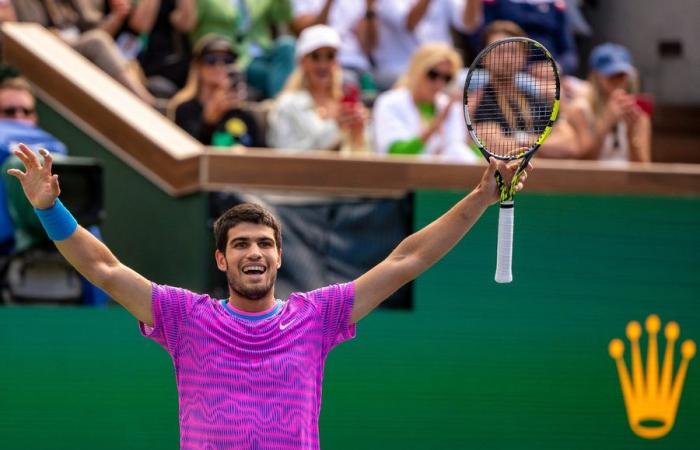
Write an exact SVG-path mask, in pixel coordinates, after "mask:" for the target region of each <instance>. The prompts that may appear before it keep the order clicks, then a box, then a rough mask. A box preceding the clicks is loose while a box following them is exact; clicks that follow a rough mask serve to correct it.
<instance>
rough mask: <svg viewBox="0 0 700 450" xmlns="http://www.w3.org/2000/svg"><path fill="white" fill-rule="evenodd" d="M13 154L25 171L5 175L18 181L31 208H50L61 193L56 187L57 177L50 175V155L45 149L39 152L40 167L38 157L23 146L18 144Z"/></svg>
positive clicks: (51, 161) (51, 159)
mask: <svg viewBox="0 0 700 450" xmlns="http://www.w3.org/2000/svg"><path fill="white" fill-rule="evenodd" d="M13 153H14V154H15V156H17V157H18V158H19V159H20V160H21V161H22V163H23V164H24V170H25V171H24V172H22V171H21V170H19V169H10V170H8V171H7V173H8V174H9V175H12V176H13V177H16V178H17V179H18V180H19V182H20V183H21V184H22V189H24V195H26V196H27V199H28V200H29V203H31V204H32V206H34V207H35V208H38V209H46V208H50V207H52V206H53V205H54V203H55V202H56V198H57V197H58V194H60V193H61V188H60V187H59V186H58V175H53V174H52V173H51V166H52V163H53V158H52V157H51V154H50V153H49V152H48V151H47V150H45V149H41V150H39V154H41V156H42V157H43V158H44V164H43V165H42V163H41V160H40V159H39V156H38V155H37V154H36V153H34V152H33V151H32V149H30V148H29V147H27V146H26V145H24V144H19V148H18V149H16V150H14V152H13Z"/></svg>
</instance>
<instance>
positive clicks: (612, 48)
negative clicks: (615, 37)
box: [588, 42, 635, 76]
mask: <svg viewBox="0 0 700 450" xmlns="http://www.w3.org/2000/svg"><path fill="white" fill-rule="evenodd" d="M588 65H589V67H590V68H591V70H594V71H596V72H599V73H601V74H603V75H605V76H611V75H615V74H618V73H626V74H629V75H632V74H634V72H635V69H634V66H633V65H632V57H631V56H630V52H628V51H627V49H626V48H625V47H623V46H621V45H617V44H611V43H609V42H608V43H606V44H602V45H599V46H597V47H595V48H594V49H593V50H592V51H591V56H590V58H588Z"/></svg>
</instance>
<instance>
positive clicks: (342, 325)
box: [309, 282, 356, 356]
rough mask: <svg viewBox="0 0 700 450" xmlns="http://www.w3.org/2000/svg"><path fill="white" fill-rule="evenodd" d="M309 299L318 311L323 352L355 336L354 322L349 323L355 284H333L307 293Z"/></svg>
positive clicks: (325, 352)
mask: <svg viewBox="0 0 700 450" xmlns="http://www.w3.org/2000/svg"><path fill="white" fill-rule="evenodd" d="M309 299H310V300H311V302H312V303H314V304H315V305H316V307H317V309H318V311H319V313H320V318H321V323H322V333H323V347H322V348H323V354H324V356H325V355H326V354H328V352H330V351H331V350H332V349H333V348H334V347H335V346H336V345H338V344H340V343H341V342H344V341H347V340H348V339H352V338H354V337H355V328H356V326H355V324H351V323H350V315H351V313H352V306H353V303H354V302H355V284H354V283H353V282H350V283H344V284H333V285H330V286H326V287H324V288H321V289H317V290H315V291H312V292H310V293H309Z"/></svg>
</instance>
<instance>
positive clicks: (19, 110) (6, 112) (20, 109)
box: [0, 106, 34, 117]
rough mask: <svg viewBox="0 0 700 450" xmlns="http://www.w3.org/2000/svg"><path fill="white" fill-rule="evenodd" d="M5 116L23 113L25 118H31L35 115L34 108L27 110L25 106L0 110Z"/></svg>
mask: <svg viewBox="0 0 700 450" xmlns="http://www.w3.org/2000/svg"><path fill="white" fill-rule="evenodd" d="M0 111H2V115H3V116H11V117H12V116H16V115H18V113H22V115H24V116H30V115H32V114H34V108H25V107H23V106H8V107H7V108H2V109H0Z"/></svg>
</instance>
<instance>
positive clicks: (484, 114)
mask: <svg viewBox="0 0 700 450" xmlns="http://www.w3.org/2000/svg"><path fill="white" fill-rule="evenodd" d="M559 94H560V80H559V70H558V68H557V64H556V62H555V61H554V58H552V55H551V53H550V52H549V51H548V50H547V49H546V48H545V47H544V46H543V45H542V44H540V43H539V42H537V41H535V40H533V39H529V38H520V37H514V38H507V39H502V40H499V41H496V42H493V43H491V44H490V45H488V46H487V47H486V48H484V49H483V50H482V51H481V52H479V54H478V55H477V57H476V58H475V59H474V62H472V64H471V66H470V67H469V72H468V73H467V77H466V80H465V82H464V95H463V101H464V118H465V121H466V124H467V129H468V130H469V134H470V135H471V137H472V139H473V141H474V143H475V144H476V145H477V147H478V148H479V150H480V151H481V153H482V154H483V155H484V157H486V159H487V160H488V159H489V158H491V157H493V158H497V159H500V160H505V161H510V160H515V159H520V158H523V159H525V160H529V159H530V158H531V157H532V155H533V154H534V153H535V151H537V149H538V148H539V147H540V145H542V142H544V140H545V139H546V138H547V136H549V133H551V131H552V126H553V125H554V122H555V121H556V120H557V117H558V116H559Z"/></svg>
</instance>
